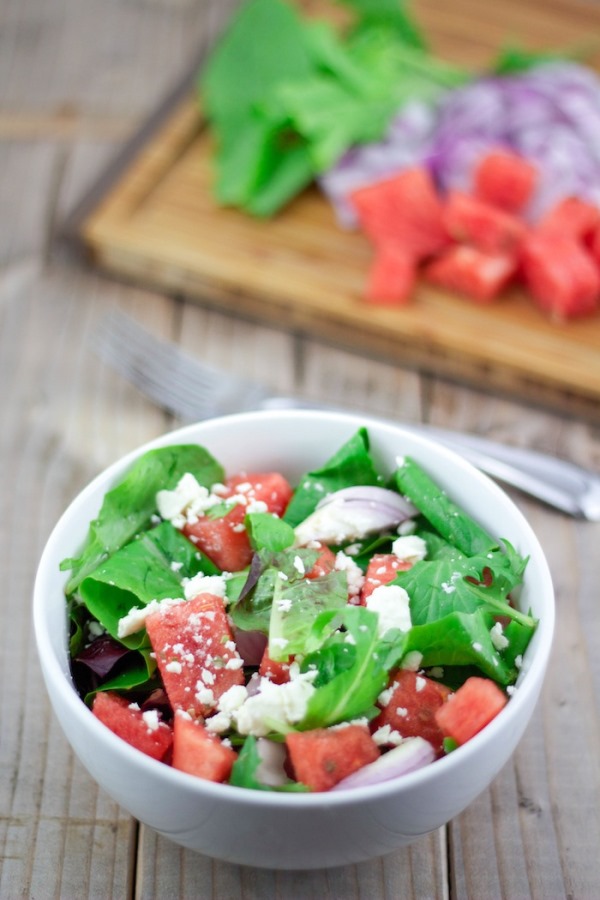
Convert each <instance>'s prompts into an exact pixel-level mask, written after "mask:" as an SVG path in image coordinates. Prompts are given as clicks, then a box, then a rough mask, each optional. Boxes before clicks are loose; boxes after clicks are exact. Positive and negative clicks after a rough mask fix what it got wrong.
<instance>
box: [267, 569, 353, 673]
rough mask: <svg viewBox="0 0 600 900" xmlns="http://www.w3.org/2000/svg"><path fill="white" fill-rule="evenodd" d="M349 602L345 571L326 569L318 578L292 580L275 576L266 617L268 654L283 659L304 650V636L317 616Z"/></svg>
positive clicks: (305, 637) (276, 658) (309, 630)
mask: <svg viewBox="0 0 600 900" xmlns="http://www.w3.org/2000/svg"><path fill="white" fill-rule="evenodd" d="M347 603H348V579H347V577H346V573H345V572H336V571H333V572H329V573H328V574H326V575H323V576H322V577H321V578H314V579H306V578H300V579H296V580H295V581H291V582H290V581H283V580H282V579H281V578H276V579H275V584H274V593H273V602H272V605H271V618H270V621H269V656H270V657H271V659H274V660H279V661H284V660H286V659H288V658H289V657H290V656H295V655H296V654H297V653H304V652H305V651H306V646H307V639H308V636H309V634H310V632H311V631H312V627H313V623H314V622H315V620H316V619H317V617H318V616H319V615H320V614H321V613H322V612H324V611H326V610H336V609H341V608H343V607H345V606H346V605H347Z"/></svg>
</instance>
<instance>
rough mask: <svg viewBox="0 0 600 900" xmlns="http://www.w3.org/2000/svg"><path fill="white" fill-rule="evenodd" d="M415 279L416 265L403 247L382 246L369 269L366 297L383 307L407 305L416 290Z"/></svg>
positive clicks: (393, 245) (379, 247)
mask: <svg viewBox="0 0 600 900" xmlns="http://www.w3.org/2000/svg"><path fill="white" fill-rule="evenodd" d="M415 279H416V264H415V262H414V259H413V258H412V257H411V256H410V255H409V254H408V253H407V252H406V251H405V250H404V249H403V248H402V246H400V245H398V246H396V245H395V244H391V243H385V244H381V245H380V246H378V247H377V248H376V250H375V258H374V259H373V262H372V264H371V267H370V269H369V274H368V276H367V286H366V290H365V297H366V299H367V300H370V301H371V303H377V304H381V305H388V304H401V303H405V302H406V301H407V300H409V299H410V297H411V294H412V292H413V290H414V287H415Z"/></svg>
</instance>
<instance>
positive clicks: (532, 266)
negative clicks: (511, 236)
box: [521, 230, 600, 321]
mask: <svg viewBox="0 0 600 900" xmlns="http://www.w3.org/2000/svg"><path fill="white" fill-rule="evenodd" d="M521 266H522V271H523V276H524V279H525V284H526V285H527V288H528V289H529V291H530V293H531V295H532V296H533V298H534V300H535V301H536V303H537V304H538V306H539V307H540V308H541V309H542V310H544V312H546V313H547V314H548V315H549V316H550V317H551V318H553V319H556V320H557V321H563V320H565V319H571V318H575V317H577V316H586V315H590V314H592V313H594V312H595V311H596V310H597V309H598V303H599V298H600V270H599V268H598V266H597V265H596V264H595V262H594V259H593V257H592V256H591V254H590V253H589V252H588V251H587V250H586V249H585V247H583V246H582V245H581V244H580V243H578V241H577V240H576V239H575V238H574V237H572V236H563V235H559V234H556V233H555V232H552V231H545V230H543V231H539V232H537V233H536V234H532V235H530V236H529V237H528V238H527V240H526V241H524V243H523V247H522V250H521Z"/></svg>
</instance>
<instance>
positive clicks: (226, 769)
mask: <svg viewBox="0 0 600 900" xmlns="http://www.w3.org/2000/svg"><path fill="white" fill-rule="evenodd" d="M236 759H237V753H236V752H235V750H233V749H232V748H231V747H230V746H228V745H227V744H225V743H223V741H222V740H221V739H220V738H219V737H217V735H215V734H211V733H210V732H209V731H207V729H206V728H205V727H204V725H203V724H202V723H201V722H199V721H194V720H193V719H191V718H189V717H188V716H187V715H186V714H185V713H181V712H178V713H177V714H176V715H175V719H174V721H173V761H172V766H173V768H174V769H179V770H180V771H181V772H187V773H188V775H195V776H197V777H198V778H205V779H206V780H207V781H217V782H222V781H227V779H228V778H229V776H230V774H231V769H232V767H233V764H234V762H235V761H236Z"/></svg>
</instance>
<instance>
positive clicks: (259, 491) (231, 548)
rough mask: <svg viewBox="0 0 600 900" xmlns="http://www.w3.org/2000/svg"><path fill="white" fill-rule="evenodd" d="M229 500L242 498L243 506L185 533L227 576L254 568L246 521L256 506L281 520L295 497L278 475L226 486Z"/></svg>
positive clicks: (239, 479)
mask: <svg viewBox="0 0 600 900" xmlns="http://www.w3.org/2000/svg"><path fill="white" fill-rule="evenodd" d="M225 487H226V493H225V495H224V496H225V497H234V496H235V497H238V498H239V500H240V502H239V503H237V504H236V505H235V506H233V507H232V508H231V509H230V511H229V512H228V513H226V515H224V516H220V517H218V518H214V519H213V518H211V516H210V514H208V515H205V516H201V517H200V518H199V519H198V521H197V522H195V523H193V524H186V525H185V526H184V529H183V533H184V534H185V535H186V536H187V537H188V538H189V539H190V540H191V541H193V543H194V544H196V546H197V547H198V548H199V549H200V550H202V552H203V553H205V554H206V555H207V556H208V557H209V559H211V560H212V561H213V562H214V563H215V565H217V566H218V567H219V568H220V569H222V570H223V571H225V572H239V571H240V570H241V569H245V568H246V566H248V565H250V561H251V559H252V548H251V546H250V540H249V538H248V534H247V532H246V529H245V526H244V518H245V516H246V512H247V511H248V510H252V508H253V506H254V505H258V506H261V505H262V504H263V503H264V504H265V506H266V509H267V511H268V512H272V513H275V514H276V515H278V516H281V515H282V514H283V513H284V512H285V508H286V506H287V505H288V503H289V501H290V498H291V496H292V488H291V486H290V484H289V482H288V481H287V480H286V479H285V478H284V477H283V475H280V474H279V473H278V472H265V473H252V474H245V473H244V474H240V475H236V476H234V477H232V478H229V479H228V480H227V482H226V484H225Z"/></svg>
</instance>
